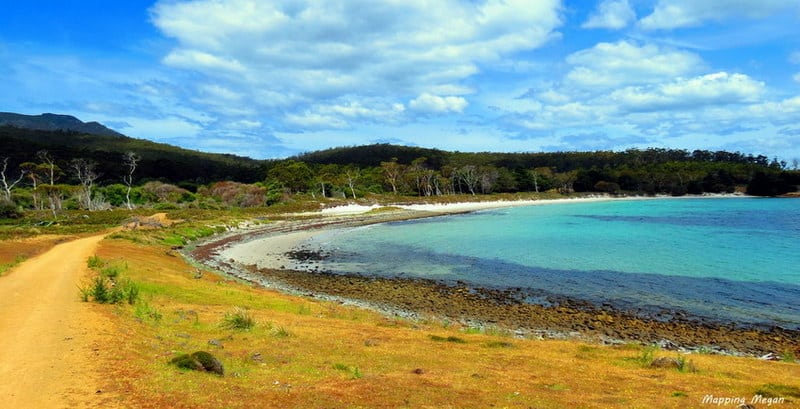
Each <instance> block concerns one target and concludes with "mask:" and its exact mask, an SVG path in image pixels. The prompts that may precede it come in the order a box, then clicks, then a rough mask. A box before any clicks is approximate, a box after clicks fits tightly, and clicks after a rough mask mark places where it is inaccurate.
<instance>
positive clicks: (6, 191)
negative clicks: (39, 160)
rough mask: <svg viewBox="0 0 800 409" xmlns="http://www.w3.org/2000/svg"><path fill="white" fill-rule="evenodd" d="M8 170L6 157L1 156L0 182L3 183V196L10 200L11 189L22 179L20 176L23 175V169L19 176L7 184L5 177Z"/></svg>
mask: <svg viewBox="0 0 800 409" xmlns="http://www.w3.org/2000/svg"><path fill="white" fill-rule="evenodd" d="M7 170H8V157H5V158H3V169H2V170H1V171H0V182H2V183H3V196H4V198H5V200H8V201H9V202H10V201H11V189H13V188H14V187H15V186H17V184H18V183H19V182H21V181H22V178H23V177H25V171H24V170H23V171H22V172H20V174H19V177H18V178H17V180H15V181H13V182H11V183H10V184H9V181H8V179H7V178H6V171H7Z"/></svg>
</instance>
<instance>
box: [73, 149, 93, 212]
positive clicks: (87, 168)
mask: <svg viewBox="0 0 800 409" xmlns="http://www.w3.org/2000/svg"><path fill="white" fill-rule="evenodd" d="M71 165H72V170H74V171H75V176H77V178H78V181H80V183H81V192H80V196H79V198H80V201H81V204H82V205H83V206H84V207H85V208H86V209H87V210H89V211H92V210H95V206H94V203H93V202H92V189H93V188H94V182H95V180H97V179H98V178H99V177H100V175H98V174H97V172H96V171H95V166H96V164H95V163H94V162H91V161H88V160H86V159H73V160H72V163H71Z"/></svg>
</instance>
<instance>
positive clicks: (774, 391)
mask: <svg viewBox="0 0 800 409" xmlns="http://www.w3.org/2000/svg"><path fill="white" fill-rule="evenodd" d="M755 394H756V395H761V396H763V397H765V398H789V397H792V398H800V388H798V387H797V386H790V385H782V384H774V383H768V384H765V385H762V386H761V387H760V388H758V389H756V391H755ZM787 400H789V399H787Z"/></svg>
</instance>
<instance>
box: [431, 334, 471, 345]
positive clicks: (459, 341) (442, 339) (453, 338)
mask: <svg viewBox="0 0 800 409" xmlns="http://www.w3.org/2000/svg"><path fill="white" fill-rule="evenodd" d="M429 338H430V339H431V340H432V341H436V342H452V343H454V344H466V343H467V341H466V340H464V339H463V338H459V337H456V336H452V335H451V336H449V337H441V336H439V335H429Z"/></svg>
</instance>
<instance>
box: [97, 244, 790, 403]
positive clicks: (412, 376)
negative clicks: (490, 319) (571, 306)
mask: <svg viewBox="0 0 800 409" xmlns="http://www.w3.org/2000/svg"><path fill="white" fill-rule="evenodd" d="M166 250H167V249H166V248H164V247H157V246H151V245H142V244H134V243H132V242H130V241H126V240H119V239H117V240H106V241H105V242H103V243H101V246H100V248H99V250H98V256H99V257H101V258H102V259H104V260H109V261H110V262H112V263H121V264H124V265H126V266H127V268H126V269H125V271H124V273H123V274H124V275H125V276H126V277H129V278H131V279H133V280H134V281H136V282H138V283H140V285H141V287H142V302H140V304H139V305H138V306H136V307H133V306H127V305H126V306H122V307H112V306H109V307H107V308H109V309H110V310H112V311H114V312H115V313H114V314H111V315H110V316H111V317H113V320H114V324H115V327H116V328H117V329H118V331H119V337H118V339H119V341H118V344H116V345H108V348H112V349H113V350H114V351H115V354H114V357H113V358H110V359H109V362H107V363H106V364H105V365H104V366H105V367H106V368H107V370H108V385H107V389H108V391H109V392H113V393H114V395H115V396H122V397H124V398H119V401H117V402H116V403H117V404H118V405H119V406H128V407H141V408H253V407H264V408H268V407H281V408H285V407H300V408H307V407H308V408H334V407H335V408H338V407H344V408H382V407H383V408H402V407H409V408H412V407H413V408H449V407H451V408H469V407H474V408H488V407H509V408H529V407H535V408H565V407H583V408H609V407H619V408H691V407H712V406H713V405H711V406H710V405H709V404H704V403H703V399H704V397H706V396H707V395H713V396H714V397H732V398H733V397H745V398H746V399H747V400H750V399H751V398H752V397H753V396H754V395H756V394H757V393H758V391H759V390H761V391H764V390H770V389H764V388H765V387H766V388H773V389H772V390H774V387H772V386H765V385H779V386H782V387H783V388H784V389H782V390H781V391H780V393H782V394H784V395H785V396H783V397H784V398H785V401H784V402H783V403H782V404H780V405H779V406H777V407H781V408H784V407H787V408H788V407H796V406H797V405H798V402H800V396H792V394H795V393H798V391H800V389H799V388H800V383H799V381H798V379H800V365H798V364H795V363H786V362H765V361H760V360H757V359H754V358H737V357H729V356H713V355H703V354H691V355H685V356H682V357H683V358H685V360H686V361H687V362H688V363H690V364H691V366H694V367H695V368H696V371H692V370H684V371H679V370H676V369H654V368H649V367H645V365H642V364H641V363H640V359H641V358H642V357H643V356H644V355H645V354H646V351H645V350H644V349H643V348H642V347H639V346H633V345H625V346H616V347H611V346H601V345H590V344H585V343H581V342H577V341H556V340H547V341H541V340H529V339H515V338H513V337H509V336H504V335H502V333H500V334H498V335H492V334H485V333H476V331H471V330H469V329H466V328H461V327H458V326H451V325H447V324H446V323H442V322H437V321H434V320H431V321H427V322H412V321H407V320H403V319H399V318H393V317H385V316H382V315H379V314H377V313H374V312H371V311H366V310H362V309H357V308H354V307H349V306H344V305H341V304H338V303H334V302H325V301H317V300H314V299H310V298H301V297H295V296H290V295H286V294H282V293H278V292H275V291H272V290H268V289H262V288H255V287H252V286H250V285H248V284H243V283H237V282H234V281H231V280H229V279H226V278H225V277H222V276H219V275H216V274H213V273H211V272H208V271H205V272H204V273H203V274H202V277H201V278H195V277H196V275H197V274H196V271H195V267H193V266H190V265H188V264H186V263H185V262H184V260H183V259H181V258H179V257H175V256H174V255H170V254H168V252H167V251H166ZM235 307H242V308H246V309H247V311H248V312H249V313H250V314H251V315H252V316H253V317H254V318H255V320H256V321H257V325H256V326H255V328H253V329H251V330H247V331H241V330H230V329H223V328H222V327H221V326H220V323H221V322H222V320H223V318H224V316H225V314H226V313H228V312H230V311H232V310H233V309H234V308H235ZM159 315H160V319H156V318H154V317H158V316H159ZM210 340H215V342H217V343H219V344H220V345H221V347H219V346H214V345H211V344H209V341H210ZM197 350H207V351H209V352H211V353H213V354H215V355H216V356H217V357H218V358H219V359H220V360H221V361H222V362H223V364H224V365H225V369H226V375H225V376H224V377H217V376H214V375H210V374H206V373H198V372H184V371H181V370H178V369H176V368H175V367H173V366H170V365H169V364H168V362H169V360H170V359H171V358H172V357H174V356H176V355H177V354H179V353H191V352H194V351H197ZM655 356H656V357H658V356H668V357H678V356H679V355H678V354H677V353H676V352H668V351H656V352H655ZM687 366H688V365H687ZM787 391H788V392H787ZM773 406H774V405H773ZM729 407H735V405H734V406H729ZM756 407H766V405H763V404H762V405H758V404H757V405H756Z"/></svg>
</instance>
